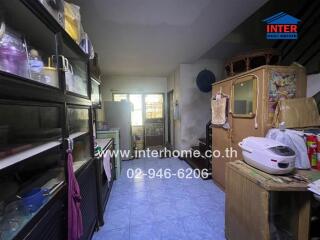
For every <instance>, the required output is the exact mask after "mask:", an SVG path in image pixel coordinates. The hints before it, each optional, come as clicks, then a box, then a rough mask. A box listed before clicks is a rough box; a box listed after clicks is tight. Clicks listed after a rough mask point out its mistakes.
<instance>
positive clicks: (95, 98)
mask: <svg viewBox="0 0 320 240" xmlns="http://www.w3.org/2000/svg"><path fill="white" fill-rule="evenodd" d="M100 97H101V96H100V82H98V81H97V80H95V79H94V78H91V101H92V105H93V106H99V105H101V102H100V100H101V99H100Z"/></svg>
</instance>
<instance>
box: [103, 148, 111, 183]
mask: <svg viewBox="0 0 320 240" xmlns="http://www.w3.org/2000/svg"><path fill="white" fill-rule="evenodd" d="M110 159H111V156H110V151H109V150H108V151H106V153H105V154H104V155H103V168H104V172H105V174H106V176H107V178H108V181H109V182H110V181H111V162H110Z"/></svg>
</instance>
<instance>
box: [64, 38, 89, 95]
mask: <svg viewBox="0 0 320 240" xmlns="http://www.w3.org/2000/svg"><path fill="white" fill-rule="evenodd" d="M62 65H63V70H64V72H65V79H66V90H67V91H68V92H71V93H75V94H78V95H81V96H84V97H88V83H89V80H88V64H87V60H86V59H84V58H83V56H79V55H78V54H77V53H76V52H75V51H73V50H71V48H69V47H67V46H66V44H64V48H63V57H62Z"/></svg>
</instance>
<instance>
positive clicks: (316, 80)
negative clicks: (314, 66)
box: [307, 73, 320, 97]
mask: <svg viewBox="0 0 320 240" xmlns="http://www.w3.org/2000/svg"><path fill="white" fill-rule="evenodd" d="M307 81H308V82H307V97H312V96H313V95H315V94H316V93H317V92H319V91H320V73H318V74H311V75H308V77H307Z"/></svg>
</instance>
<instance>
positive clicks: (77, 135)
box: [68, 107, 91, 172]
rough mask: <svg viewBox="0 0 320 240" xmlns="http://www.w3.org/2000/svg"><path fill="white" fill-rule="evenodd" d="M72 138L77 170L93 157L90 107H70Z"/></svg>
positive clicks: (74, 161)
mask: <svg viewBox="0 0 320 240" xmlns="http://www.w3.org/2000/svg"><path fill="white" fill-rule="evenodd" d="M68 122H69V132H70V138H71V139H73V142H74V143H73V168H74V171H75V172H76V171H77V170H79V169H80V168H81V167H82V166H83V165H84V164H86V163H87V162H88V161H89V160H90V159H91V151H90V134H89V109H81V108H74V107H69V108H68Z"/></svg>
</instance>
